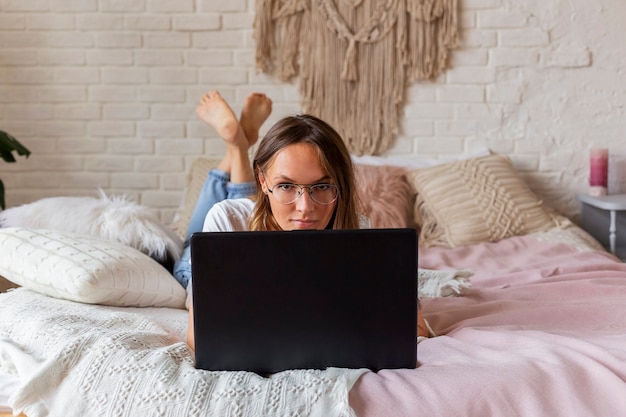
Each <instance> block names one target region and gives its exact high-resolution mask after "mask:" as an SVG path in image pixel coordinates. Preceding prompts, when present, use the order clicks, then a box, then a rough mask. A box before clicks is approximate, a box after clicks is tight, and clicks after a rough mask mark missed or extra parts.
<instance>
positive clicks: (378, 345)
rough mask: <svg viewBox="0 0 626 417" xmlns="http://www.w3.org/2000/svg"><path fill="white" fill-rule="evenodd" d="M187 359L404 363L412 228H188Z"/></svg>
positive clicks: (225, 366) (259, 366) (409, 355)
mask: <svg viewBox="0 0 626 417" xmlns="http://www.w3.org/2000/svg"><path fill="white" fill-rule="evenodd" d="M191 268H192V273H193V306H194V326H195V347H196V352H195V353H196V368H199V369H206V370H212V371H213V370H215V371H218V370H231V371H235V370H243V371H252V372H256V373H259V374H268V373H273V372H279V371H283V370H286V369H325V368H328V367H340V368H368V369H370V370H373V371H378V370H380V369H397V368H414V367H415V366H416V361H417V343H416V341H417V232H416V230H414V229H366V230H364V229H361V230H318V231H272V232H224V233H210V232H202V233H195V234H194V235H193V236H192V238H191Z"/></svg>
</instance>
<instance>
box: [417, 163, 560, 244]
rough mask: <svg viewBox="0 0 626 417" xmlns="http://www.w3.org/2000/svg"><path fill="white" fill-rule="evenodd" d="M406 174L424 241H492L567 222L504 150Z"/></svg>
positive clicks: (432, 242) (468, 242) (421, 237)
mask: <svg viewBox="0 0 626 417" xmlns="http://www.w3.org/2000/svg"><path fill="white" fill-rule="evenodd" d="M411 175H412V178H413V185H414V186H415V189H416V191H417V198H416V201H415V220H416V222H417V224H418V226H420V244H421V245H423V246H443V247H450V248H453V247H457V246H462V245H471V244H475V243H480V242H497V241H499V240H501V239H504V238H506V237H510V236H516V235H524V234H527V233H532V232H539V231H545V230H549V229H551V228H553V227H556V226H562V227H564V226H566V225H569V224H570V222H569V220H567V219H566V218H565V217H563V216H559V215H557V214H556V213H554V212H553V211H552V210H550V209H548V208H546V207H544V205H543V203H542V201H541V200H539V199H538V198H537V196H536V195H535V194H534V193H533V192H532V191H531V190H530V188H529V187H528V185H527V184H526V183H525V182H524V180H522V178H521V177H520V176H519V174H518V173H517V171H516V170H515V168H514V167H513V164H512V163H511V161H510V159H509V158H508V157H507V156H504V155H488V156H484V157H480V158H473V159H467V160H461V161H454V162H450V163H446V164H442V165H437V166H434V167H429V168H423V169H417V170H414V171H413V172H412V174H411Z"/></svg>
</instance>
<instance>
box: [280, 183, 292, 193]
mask: <svg viewBox="0 0 626 417" xmlns="http://www.w3.org/2000/svg"><path fill="white" fill-rule="evenodd" d="M276 187H278V189H279V190H280V191H285V192H289V191H293V190H295V189H296V186H295V185H293V184H278V185H277V186H276Z"/></svg>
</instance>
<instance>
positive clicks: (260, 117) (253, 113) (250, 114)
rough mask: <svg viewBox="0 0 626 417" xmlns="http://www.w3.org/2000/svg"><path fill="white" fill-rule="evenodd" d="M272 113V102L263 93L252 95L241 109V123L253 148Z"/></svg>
mask: <svg viewBox="0 0 626 417" xmlns="http://www.w3.org/2000/svg"><path fill="white" fill-rule="evenodd" d="M271 112H272V100H271V99H270V98H269V97H267V96H266V95H265V94H263V93H251V94H250V95H249V96H248V97H246V101H245V102H244V103H243V108H242V109H241V117H240V118H239V123H240V124H241V128H242V129H243V132H244V134H245V135H246V138H248V145H249V146H252V145H254V144H255V143H256V141H257V139H258V138H259V129H260V128H261V126H262V125H263V123H264V122H265V120H267V117H268V116H269V115H270V113H271Z"/></svg>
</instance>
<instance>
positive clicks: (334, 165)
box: [248, 114, 359, 230]
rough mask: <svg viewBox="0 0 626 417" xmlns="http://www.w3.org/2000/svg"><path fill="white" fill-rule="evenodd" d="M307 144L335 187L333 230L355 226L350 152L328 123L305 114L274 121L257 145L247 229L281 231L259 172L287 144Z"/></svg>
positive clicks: (355, 196)
mask: <svg viewBox="0 0 626 417" xmlns="http://www.w3.org/2000/svg"><path fill="white" fill-rule="evenodd" d="M296 143H308V144H310V145H312V146H313V147H314V148H315V149H316V150H317V153H318V155H319V158H320V161H321V164H322V167H323V168H324V170H325V171H326V172H327V173H328V175H330V177H331V178H332V179H333V181H334V183H335V185H336V186H337V190H338V194H339V197H338V198H337V205H336V207H335V212H334V213H333V218H332V220H331V223H332V224H329V225H328V227H329V228H333V229H358V228H359V215H358V213H357V207H359V205H358V197H357V193H356V180H355V176H354V167H353V165H352V159H350V153H349V152H348V149H347V148H346V145H345V143H344V142H343V139H342V138H341V136H339V134H338V133H337V131H335V129H333V128H332V127H331V126H330V125H329V124H327V123H326V122H324V121H323V120H321V119H318V118H317V117H315V116H311V115H308V114H302V115H296V116H287V117H285V118H283V119H281V120H279V121H278V122H276V124H274V126H272V127H271V128H270V130H269V131H268V132H267V134H266V135H265V137H264V138H263V140H262V141H261V142H260V144H259V148H258V149H257V151H256V154H255V156H254V161H253V162H252V166H253V168H254V177H255V180H256V184H257V192H256V205H255V207H254V210H253V212H252V215H251V216H250V220H249V223H248V227H249V228H250V230H281V228H280V226H279V225H278V223H277V222H276V220H275V219H274V216H273V214H272V209H271V206H270V202H269V197H268V196H267V195H265V193H263V190H262V188H261V183H260V181H259V174H260V173H261V172H264V171H266V170H267V168H268V167H269V166H270V165H271V163H272V162H273V160H274V156H275V155H276V154H277V153H278V152H279V151H281V150H282V149H284V148H286V147H287V146H289V145H293V144H296Z"/></svg>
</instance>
